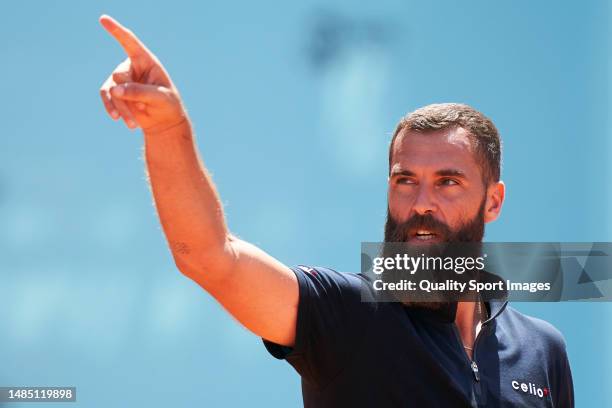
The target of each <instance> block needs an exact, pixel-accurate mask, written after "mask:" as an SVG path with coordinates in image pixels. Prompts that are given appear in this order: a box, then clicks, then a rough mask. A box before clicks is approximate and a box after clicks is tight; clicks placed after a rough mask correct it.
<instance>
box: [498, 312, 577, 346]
mask: <svg viewBox="0 0 612 408" xmlns="http://www.w3.org/2000/svg"><path fill="white" fill-rule="evenodd" d="M503 315H505V316H504V320H505V322H506V323H507V324H508V325H509V326H510V327H511V329H512V331H513V332H514V333H513V334H514V335H516V336H518V337H519V338H522V339H524V340H525V341H526V342H528V343H529V344H531V345H538V346H540V347H543V348H547V349H550V350H551V351H553V352H555V353H565V349H566V343H565V338H564V336H563V334H562V333H561V331H559V329H557V328H556V327H555V326H553V325H552V324H550V323H549V322H547V321H545V320H542V319H539V318H537V317H533V316H529V315H526V314H524V313H522V312H519V311H518V310H516V309H515V308H514V307H511V306H507V307H506V310H505V311H504V313H503Z"/></svg>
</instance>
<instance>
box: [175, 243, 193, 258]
mask: <svg viewBox="0 0 612 408" xmlns="http://www.w3.org/2000/svg"><path fill="white" fill-rule="evenodd" d="M172 251H173V252H177V253H179V254H183V255H186V254H189V253H190V252H191V249H190V248H189V246H188V245H187V244H186V243H184V242H173V243H172Z"/></svg>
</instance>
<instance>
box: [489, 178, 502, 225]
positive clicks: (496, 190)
mask: <svg viewBox="0 0 612 408" xmlns="http://www.w3.org/2000/svg"><path fill="white" fill-rule="evenodd" d="M505 194H506V185H505V184H504V182H503V181H498V182H496V183H491V184H490V185H489V187H488V188H487V201H486V203H485V215H484V220H485V222H491V221H495V220H496V219H497V217H499V214H500V213H501V208H502V204H503V203H504V196H505Z"/></svg>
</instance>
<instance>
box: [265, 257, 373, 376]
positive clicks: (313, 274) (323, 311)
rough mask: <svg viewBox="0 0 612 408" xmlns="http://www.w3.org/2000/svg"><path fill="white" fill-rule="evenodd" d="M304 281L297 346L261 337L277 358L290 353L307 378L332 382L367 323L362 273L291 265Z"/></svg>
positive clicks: (300, 294)
mask: <svg viewBox="0 0 612 408" xmlns="http://www.w3.org/2000/svg"><path fill="white" fill-rule="evenodd" d="M291 270H292V271H293V272H294V273H295V275H296V277H297V280H298V286H299V302H298V311H297V323H296V334H295V345H294V347H285V346H281V345H279V344H276V343H273V342H271V341H268V340H266V339H262V340H263V342H264V345H265V346H266V349H267V350H268V351H269V352H270V354H272V356H274V357H275V358H278V359H286V360H287V362H289V363H290V364H291V365H292V366H293V367H294V368H295V369H296V371H297V372H298V373H299V374H300V375H301V376H302V378H303V379H305V380H307V381H309V382H311V383H313V384H315V385H317V384H319V383H322V382H327V381H329V380H330V379H331V378H333V377H334V376H335V375H336V374H338V373H339V372H340V371H341V370H342V368H343V367H344V366H345V364H346V362H347V361H348V359H349V358H350V356H351V353H352V352H353V350H354V349H355V347H356V346H357V344H358V343H359V340H360V338H361V336H362V333H363V332H364V331H365V330H366V329H367V326H368V316H369V313H368V309H369V308H370V307H371V306H368V304H367V303H364V302H361V293H360V290H361V282H362V280H361V278H360V277H359V276H358V275H356V274H353V273H342V272H336V271H334V270H332V269H328V268H322V267H309V266H303V265H300V266H298V267H294V268H291Z"/></svg>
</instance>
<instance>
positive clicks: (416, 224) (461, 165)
mask: <svg viewBox="0 0 612 408" xmlns="http://www.w3.org/2000/svg"><path fill="white" fill-rule="evenodd" d="M503 196H504V186H503V183H502V182H498V183H492V184H490V185H489V186H487V188H485V185H484V183H483V173H482V168H481V165H480V164H479V163H478V162H477V161H476V153H475V151H474V148H473V147H472V142H471V140H470V138H469V136H468V133H467V132H466V131H465V130H464V129H463V128H450V129H444V130H437V131H429V132H425V133H421V132H414V131H403V132H401V133H400V134H399V135H398V137H397V138H396V140H395V143H394V145H393V152H392V161H391V174H390V176H389V190H388V215H387V225H386V226H385V241H387V242H410V243H414V244H429V243H436V242H442V241H471V242H479V241H481V240H482V237H483V235H484V224H485V223H486V222H490V221H493V220H494V219H496V218H497V216H498V215H499V211H500V209H501V204H502V201H503V198H504V197H503Z"/></svg>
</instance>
